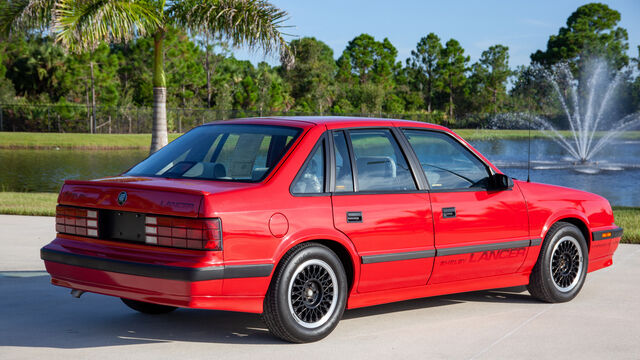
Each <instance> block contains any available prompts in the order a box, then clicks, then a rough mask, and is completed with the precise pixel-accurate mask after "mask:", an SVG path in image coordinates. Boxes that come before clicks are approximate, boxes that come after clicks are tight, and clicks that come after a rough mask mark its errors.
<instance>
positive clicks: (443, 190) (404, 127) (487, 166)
mask: <svg viewBox="0 0 640 360" xmlns="http://www.w3.org/2000/svg"><path fill="white" fill-rule="evenodd" d="M398 130H399V133H400V134H401V135H402V137H403V138H404V139H405V141H406V142H407V144H408V146H409V149H410V152H411V154H412V155H413V156H414V157H415V159H416V161H417V164H418V169H419V170H420V172H421V173H422V175H423V176H424V179H425V181H426V183H427V186H428V189H429V192H433V193H448V192H489V191H494V190H490V189H487V188H457V189H433V188H431V185H430V184H429V181H428V180H427V177H426V175H425V173H424V170H423V169H422V165H420V160H418V155H417V154H416V152H415V150H414V149H413V147H412V146H411V144H410V143H409V139H407V136H406V134H405V133H404V131H405V130H417V131H425V132H435V133H440V134H444V135H446V136H448V137H449V138H451V139H452V140H453V141H455V142H456V143H458V144H460V145H462V147H463V148H465V149H466V150H467V151H468V152H469V153H470V154H471V155H472V156H473V157H475V158H476V159H478V161H480V163H481V164H482V165H484V166H485V169H486V170H487V171H488V172H489V176H492V175H494V174H495V171H494V170H493V167H491V166H490V165H489V164H487V162H486V161H484V160H483V159H482V158H480V157H479V156H478V154H476V152H475V151H473V150H472V149H471V148H469V145H467V144H465V143H463V142H462V141H460V140H459V139H458V138H456V137H455V136H453V135H451V134H450V133H449V132H447V131H444V130H439V129H429V128H422V127H407V126H402V127H399V128H398ZM509 190H511V189H509Z"/></svg>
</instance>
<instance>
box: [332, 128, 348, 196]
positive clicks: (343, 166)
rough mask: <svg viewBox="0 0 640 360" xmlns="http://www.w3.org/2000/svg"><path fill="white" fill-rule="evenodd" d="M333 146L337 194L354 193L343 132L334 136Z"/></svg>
mask: <svg viewBox="0 0 640 360" xmlns="http://www.w3.org/2000/svg"><path fill="white" fill-rule="evenodd" d="M333 145H334V148H333V149H334V152H335V155H336V168H335V173H336V192H349V191H353V171H351V159H350V158H349V150H348V149H347V140H346V139H345V136H344V132H343V131H339V132H336V133H334V134H333Z"/></svg>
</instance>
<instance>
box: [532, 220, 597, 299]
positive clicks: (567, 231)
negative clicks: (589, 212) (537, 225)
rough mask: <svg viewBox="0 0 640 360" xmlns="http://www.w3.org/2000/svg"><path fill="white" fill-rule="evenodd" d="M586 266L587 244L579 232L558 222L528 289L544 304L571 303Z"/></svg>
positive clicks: (582, 280) (539, 258)
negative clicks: (544, 302)
mask: <svg viewBox="0 0 640 360" xmlns="http://www.w3.org/2000/svg"><path fill="white" fill-rule="evenodd" d="M587 266H588V252H587V242H586V240H585V239H584V236H583V235H582V232H581V231H580V229H578V228H577V227H576V226H575V225H572V224H569V223H566V222H557V223H555V224H554V225H553V226H552V227H551V229H549V232H548V233H547V236H546V237H545V239H544V242H543V244H542V250H541V252H540V256H539V257H538V262H537V263H536V265H535V266H534V268H533V271H532V272H531V278H530V281H529V285H528V286H527V289H528V290H529V293H531V295H533V296H534V297H536V298H538V299H540V300H542V301H546V302H550V303H555V302H565V301H569V300H571V299H573V298H574V297H576V295H578V293H579V292H580V289H582V285H583V284H584V280H585V277H586V275H587Z"/></svg>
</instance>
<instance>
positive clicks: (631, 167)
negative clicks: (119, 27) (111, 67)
mask: <svg viewBox="0 0 640 360" xmlns="http://www.w3.org/2000/svg"><path fill="white" fill-rule="evenodd" d="M471 143H472V145H473V146H474V147H476V148H477V149H478V150H479V151H480V152H481V153H482V154H484V155H485V156H486V157H487V158H488V159H489V160H490V161H491V162H493V163H494V164H495V165H496V166H498V167H499V168H500V169H501V170H502V171H504V172H505V173H506V174H507V175H509V176H512V177H515V178H517V179H521V180H526V178H527V149H528V142H527V140H478V141H472V142H471ZM147 154H148V152H147V151H146V150H108V151H107V150H105V151H95V150H0V166H2V171H0V190H1V191H29V192H35V191H37V192H57V191H59V190H60V187H61V186H62V182H63V181H64V179H91V178H99V177H105V176H111V175H117V174H120V173H122V172H124V171H126V170H127V169H129V168H130V167H131V166H133V165H135V164H136V163H138V162H139V161H141V160H142V159H144V158H145V157H146V156H147ZM531 159H532V167H531V181H535V182H542V183H547V184H554V185H561V186H567V187H572V188H576V189H581V190H585V191H589V192H593V193H596V194H600V195H602V196H604V197H606V198H607V199H608V200H609V201H610V202H611V204H612V205H620V206H640V141H637V140H633V141H619V142H616V143H614V144H612V145H610V146H609V147H608V148H606V149H604V150H603V151H602V152H601V153H599V154H598V156H596V158H595V159H594V161H597V162H598V163H599V164H600V165H603V164H622V165H623V166H622V167H623V168H624V169H623V170H603V171H601V172H599V173H597V174H585V173H580V172H577V171H575V170H574V169H572V168H567V167H564V168H556V167H557V164H559V163H566V162H567V159H566V154H565V153H564V152H563V150H562V148H561V147H560V146H558V145H557V144H556V143H554V142H553V141H551V140H548V139H534V140H532V142H531ZM605 167H606V166H605Z"/></svg>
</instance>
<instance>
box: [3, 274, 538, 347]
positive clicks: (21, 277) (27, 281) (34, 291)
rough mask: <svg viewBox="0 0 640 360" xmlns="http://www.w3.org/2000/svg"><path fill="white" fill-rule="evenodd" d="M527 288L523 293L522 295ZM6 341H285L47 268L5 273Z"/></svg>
mask: <svg viewBox="0 0 640 360" xmlns="http://www.w3.org/2000/svg"><path fill="white" fill-rule="evenodd" d="M521 291H522V290H520V292H521ZM0 293H2V294H3V296H2V297H0V319H2V321H0V334H3V335H2V336H0V346H21V347H51V348H60V349H78V348H91V347H103V346H117V345H133V344H146V343H163V342H173V341H183V342H206V343H227V344H274V345H276V344H280V345H282V344H286V343H284V342H282V341H280V340H279V339H277V338H275V337H272V336H271V335H270V334H269V332H268V331H267V329H266V327H265V326H264V324H263V323H262V321H261V320H260V316H259V315H257V314H246V313H235V312H226V311H215V310H196V309H178V310H177V311H175V312H173V313H170V314H166V315H156V316H153V315H144V314H140V313H137V312H134V311H133V310H131V309H129V308H127V307H126V306H125V305H124V304H122V303H121V301H120V300H119V299H117V298H114V297H110V296H103V295H97V294H90V293H87V294H84V295H83V296H82V298H80V299H74V298H72V297H71V296H70V295H69V290H68V289H66V288H60V287H54V286H52V285H50V284H49V276H47V275H44V274H43V273H42V272H16V271H13V272H0ZM474 301H481V302H486V301H490V302H505V303H514V302H515V303H523V302H535V300H532V299H531V298H530V297H529V296H528V294H526V293H525V294H520V293H519V292H518V289H515V290H513V289H500V290H493V291H479V292H472V293H465V294H456V295H447V296H439V297H432V298H423V299H415V300H408V301H402V302H397V303H392V304H385V305H378V306H372V307H367V308H361V309H354V310H349V311H346V312H345V315H344V318H345V319H353V318H359V317H366V316H376V315H380V314H387V313H395V312H401V311H408V310H416V309H424V308H429V307H439V306H445V305H453V304H457V303H462V302H474Z"/></svg>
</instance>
